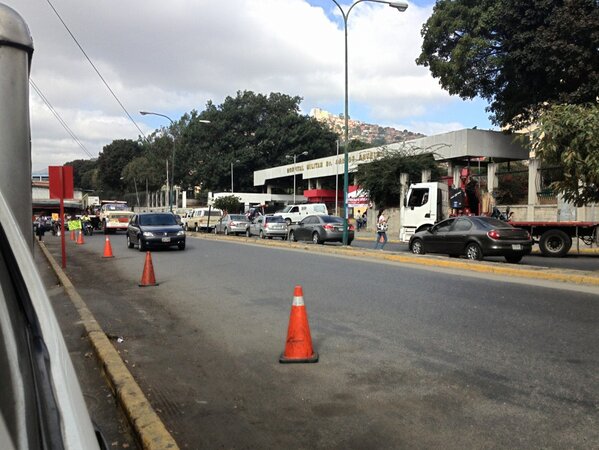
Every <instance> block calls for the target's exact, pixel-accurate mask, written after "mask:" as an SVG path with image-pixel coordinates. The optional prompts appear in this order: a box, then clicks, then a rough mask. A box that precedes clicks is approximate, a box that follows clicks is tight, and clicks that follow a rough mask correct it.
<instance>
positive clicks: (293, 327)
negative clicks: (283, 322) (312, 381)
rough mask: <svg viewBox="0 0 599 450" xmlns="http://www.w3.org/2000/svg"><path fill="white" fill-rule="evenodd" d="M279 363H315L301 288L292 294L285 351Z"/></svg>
mask: <svg viewBox="0 0 599 450" xmlns="http://www.w3.org/2000/svg"><path fill="white" fill-rule="evenodd" d="M279 362H280V363H315V362H318V353H317V352H315V351H314V350H313V349H312V337H311V336H310V326H309V325H308V314H307V313H306V306H305V305H304V293H303V290H302V287H301V286H296V287H295V291H294V292H293V304H292V305H291V316H290V317H289V328H288V329H287V342H286V344H285V351H284V352H283V353H282V354H281V357H280V358H279Z"/></svg>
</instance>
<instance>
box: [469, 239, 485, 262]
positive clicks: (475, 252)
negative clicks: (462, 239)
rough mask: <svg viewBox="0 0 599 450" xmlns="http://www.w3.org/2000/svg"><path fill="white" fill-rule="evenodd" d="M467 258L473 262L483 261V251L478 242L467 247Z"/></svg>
mask: <svg viewBox="0 0 599 450" xmlns="http://www.w3.org/2000/svg"><path fill="white" fill-rule="evenodd" d="M466 258H468V259H471V260H473V261H481V260H482V259H483V251H482V250H481V248H480V245H478V244H477V243H476V242H471V243H470V244H468V245H467V246H466Z"/></svg>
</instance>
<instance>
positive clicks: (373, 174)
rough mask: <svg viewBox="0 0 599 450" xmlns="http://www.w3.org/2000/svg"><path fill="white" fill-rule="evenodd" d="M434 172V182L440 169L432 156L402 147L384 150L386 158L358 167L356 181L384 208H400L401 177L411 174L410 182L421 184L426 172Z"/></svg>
mask: <svg viewBox="0 0 599 450" xmlns="http://www.w3.org/2000/svg"><path fill="white" fill-rule="evenodd" d="M425 169H426V170H431V175H432V179H437V178H438V177H439V169H438V166H437V163H436V162H435V159H434V156H433V154H432V153H421V152H418V151H417V150H416V149H408V148H402V149H400V150H398V151H393V152H391V151H388V150H385V151H384V154H383V156H382V157H381V158H380V159H378V160H376V161H373V162H371V163H369V164H361V165H360V166H358V172H357V173H356V181H357V182H358V185H360V186H361V187H362V188H363V189H365V190H366V191H368V194H369V196H370V199H371V200H372V201H374V202H375V203H376V204H377V205H379V206H381V207H394V206H399V204H400V201H401V199H400V196H401V184H400V182H399V178H400V177H399V176H400V174H402V173H407V174H408V180H409V182H416V181H420V178H421V174H422V171H423V170H425Z"/></svg>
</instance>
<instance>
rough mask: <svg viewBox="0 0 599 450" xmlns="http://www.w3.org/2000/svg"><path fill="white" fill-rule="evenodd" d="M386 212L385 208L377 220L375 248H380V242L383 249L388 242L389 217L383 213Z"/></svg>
mask: <svg viewBox="0 0 599 450" xmlns="http://www.w3.org/2000/svg"><path fill="white" fill-rule="evenodd" d="M384 212H385V210H384V209H381V210H380V211H379V218H378V220H377V222H376V244H375V245H374V249H375V250H376V249H378V248H379V244H380V246H381V250H383V249H384V248H385V245H386V244H387V228H388V224H387V218H386V217H385V215H384V214H383V213H384Z"/></svg>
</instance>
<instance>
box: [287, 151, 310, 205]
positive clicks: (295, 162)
mask: <svg viewBox="0 0 599 450" xmlns="http://www.w3.org/2000/svg"><path fill="white" fill-rule="evenodd" d="M299 155H300V156H302V155H303V156H308V152H301V153H300V154H299ZM297 157H298V155H296V154H295V153H294V154H293V156H291V155H285V158H293V203H294V204H295V191H296V189H295V165H296V164H297Z"/></svg>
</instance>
